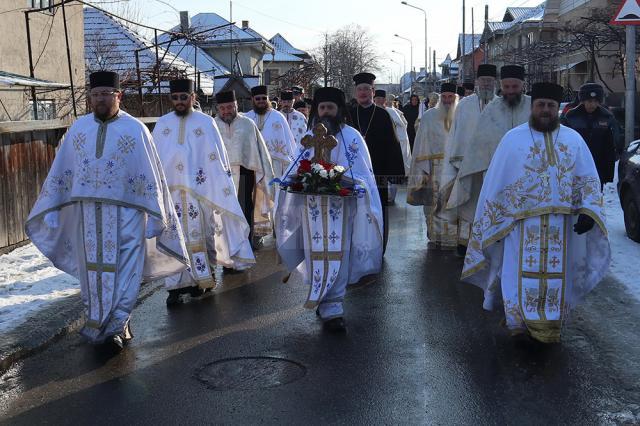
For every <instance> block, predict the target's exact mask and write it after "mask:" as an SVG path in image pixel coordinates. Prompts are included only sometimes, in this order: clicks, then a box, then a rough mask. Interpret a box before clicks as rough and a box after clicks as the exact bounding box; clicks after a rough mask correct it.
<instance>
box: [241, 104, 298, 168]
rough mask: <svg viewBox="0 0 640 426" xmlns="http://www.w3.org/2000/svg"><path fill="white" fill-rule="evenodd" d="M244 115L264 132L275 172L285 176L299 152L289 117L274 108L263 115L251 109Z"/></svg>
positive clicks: (263, 135)
mask: <svg viewBox="0 0 640 426" xmlns="http://www.w3.org/2000/svg"><path fill="white" fill-rule="evenodd" d="M244 116H245V117H248V118H250V119H252V120H253V122H254V123H256V126H258V129H259V130H260V133H262V137H263V138H264V142H265V143H266V144H267V148H269V154H270V155H271V163H272V164H273V173H274V174H275V175H276V176H283V175H284V173H285V171H286V170H287V167H288V166H289V164H290V163H291V162H292V161H293V160H295V159H296V156H297V155H298V152H299V149H298V147H297V145H296V140H295V139H294V137H293V133H291V129H290V128H289V124H288V123H287V119H286V118H285V117H284V115H282V113H281V112H280V111H276V110H275V109H273V108H270V109H269V110H268V111H267V112H266V113H264V114H262V115H259V114H257V113H256V112H255V111H253V110H251V111H249V112H247V113H246V114H245V115H244Z"/></svg>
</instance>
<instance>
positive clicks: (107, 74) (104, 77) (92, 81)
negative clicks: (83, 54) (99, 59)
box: [89, 71, 120, 90]
mask: <svg viewBox="0 0 640 426" xmlns="http://www.w3.org/2000/svg"><path fill="white" fill-rule="evenodd" d="M89 87H90V88H91V89H93V88H94V87H113V88H114V89H118V90H119V89H120V76H119V75H118V73H115V72H112V71H96V72H92V73H91V74H90V75H89Z"/></svg>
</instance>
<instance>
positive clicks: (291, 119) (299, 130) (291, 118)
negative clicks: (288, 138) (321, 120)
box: [280, 109, 307, 152]
mask: <svg viewBox="0 0 640 426" xmlns="http://www.w3.org/2000/svg"><path fill="white" fill-rule="evenodd" d="M280 112H281V113H282V115H284V118H285V119H286V120H287V124H289V129H290V130H291V133H292V134H293V138H294V139H295V141H296V146H295V147H296V152H297V150H298V149H300V147H301V146H302V145H300V141H301V140H302V137H303V136H304V135H306V134H307V117H305V115H304V114H303V113H301V112H300V111H296V110H295V109H291V112H284V111H280Z"/></svg>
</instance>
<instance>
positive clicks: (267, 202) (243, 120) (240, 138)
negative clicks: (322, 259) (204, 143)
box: [215, 90, 275, 249]
mask: <svg viewBox="0 0 640 426" xmlns="http://www.w3.org/2000/svg"><path fill="white" fill-rule="evenodd" d="M216 104H217V109H218V114H217V115H216V118H215V120H216V124H217V125H218V130H220V135H221V136H222V141H223V142H224V145H225V148H226V149H227V156H228V158H229V165H230V166H231V176H232V177H233V182H234V184H235V186H236V190H237V195H238V201H240V207H242V211H243V212H244V217H245V218H246V219H247V222H248V223H249V227H250V229H251V231H250V233H249V241H250V242H251V244H252V245H253V247H254V249H255V248H258V247H259V246H260V245H261V241H262V239H261V238H262V236H263V235H266V234H267V233H271V217H270V215H271V211H272V209H273V200H272V196H271V186H270V185H269V184H270V182H271V181H272V180H273V178H274V177H275V176H274V175H273V165H272V164H271V155H269V150H268V149H267V145H266V144H265V143H264V139H263V138H262V134H261V133H260V130H258V127H257V126H256V124H255V123H254V122H253V120H251V119H249V118H247V117H245V116H243V115H242V114H240V113H239V112H238V101H237V100H236V92H235V91H233V90H231V91H226V92H218V93H216Z"/></svg>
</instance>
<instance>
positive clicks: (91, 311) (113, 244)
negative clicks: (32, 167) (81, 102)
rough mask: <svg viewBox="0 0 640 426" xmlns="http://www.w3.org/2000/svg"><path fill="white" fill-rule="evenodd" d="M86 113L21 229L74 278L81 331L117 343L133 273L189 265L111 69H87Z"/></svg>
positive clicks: (164, 192)
mask: <svg viewBox="0 0 640 426" xmlns="http://www.w3.org/2000/svg"><path fill="white" fill-rule="evenodd" d="M89 81H90V87H91V91H90V94H89V96H90V100H91V107H92V110H93V113H91V114H87V115H84V116H82V117H79V118H78V119H77V120H76V122H75V123H74V124H73V125H72V126H71V127H70V128H69V130H68V131H67V133H66V134H65V136H64V138H63V141H62V142H61V144H60V148H59V149H58V152H57V154H56V157H55V159H54V161H53V164H52V166H51V169H50V170H49V174H48V176H47V179H46V180H45V182H44V184H43V186H42V191H41V192H40V195H39V197H38V200H37V201H36V203H35V205H34V207H33V209H32V211H31V214H30V215H29V218H28V219H27V222H26V225H25V229H26V233H27V235H28V236H29V238H30V239H31V241H33V243H34V244H35V246H36V247H38V249H39V250H40V251H41V252H42V253H43V254H44V255H45V256H46V257H47V258H49V259H50V260H51V262H52V263H53V265H54V266H55V267H56V268H58V269H61V270H62V271H64V272H66V273H68V274H70V275H72V276H74V277H76V278H77V279H78V280H79V281H80V290H81V295H82V301H83V303H84V306H85V314H86V319H87V322H86V324H85V326H84V328H83V329H82V330H81V332H80V333H81V334H82V335H83V336H84V337H86V338H87V339H88V340H89V341H90V342H91V343H94V344H104V345H103V347H104V348H105V349H106V350H108V351H114V352H118V351H120V350H122V348H123V347H124V345H125V344H126V342H127V341H128V340H130V339H131V338H132V337H133V335H132V333H131V328H130V325H129V318H130V316H131V312H132V310H133V308H134V306H135V304H136V300H137V297H138V291H139V289H140V283H141V282H142V281H143V280H145V281H146V280H155V279H158V278H162V277H165V276H168V275H171V274H175V273H177V272H179V271H181V270H184V269H185V268H186V267H187V251H186V248H185V244H184V240H183V238H182V230H181V227H180V223H179V222H178V221H177V216H176V212H175V208H174V206H173V203H172V201H171V195H170V193H169V188H168V186H167V184H166V181H165V176H164V172H163V170H162V166H161V164H160V159H159V157H158V153H157V151H156V147H155V145H154V143H153V141H152V139H151V134H150V133H149V131H148V130H147V128H146V127H145V125H144V124H142V123H141V122H140V121H138V120H136V119H135V118H133V117H131V116H130V115H129V114H127V113H125V112H123V111H121V110H120V109H119V106H120V99H121V97H122V92H120V89H119V88H120V83H119V78H118V74H116V73H113V72H108V71H100V72H96V73H93V74H91V75H90V76H89Z"/></svg>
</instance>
